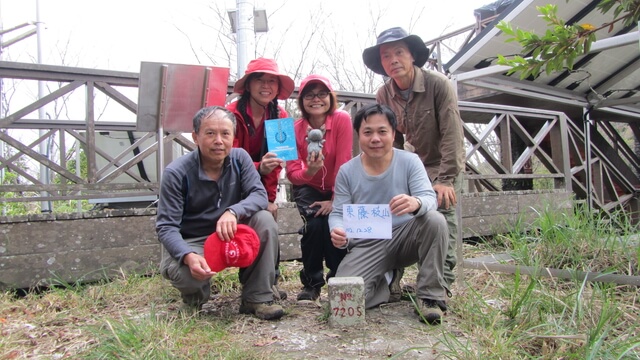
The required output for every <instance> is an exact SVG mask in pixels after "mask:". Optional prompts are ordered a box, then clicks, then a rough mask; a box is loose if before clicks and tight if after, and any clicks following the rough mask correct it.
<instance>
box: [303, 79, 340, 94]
mask: <svg viewBox="0 0 640 360" xmlns="http://www.w3.org/2000/svg"><path fill="white" fill-rule="evenodd" d="M314 82H317V83H321V84H323V85H324V86H326V87H327V89H329V91H331V92H333V87H332V86H331V82H329V79H327V78H326V77H324V76H322V75H317V74H312V75H309V76H307V77H306V78H304V79H302V81H301V82H300V89H298V93H299V94H302V91H303V90H304V88H305V86H307V85H309V84H311V83H314Z"/></svg>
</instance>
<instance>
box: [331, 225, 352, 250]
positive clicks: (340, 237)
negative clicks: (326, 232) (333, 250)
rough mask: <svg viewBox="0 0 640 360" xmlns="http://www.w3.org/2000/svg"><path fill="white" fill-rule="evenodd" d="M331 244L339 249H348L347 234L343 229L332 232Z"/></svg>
mask: <svg viewBox="0 0 640 360" xmlns="http://www.w3.org/2000/svg"><path fill="white" fill-rule="evenodd" d="M331 243H332V244H333V246H335V247H337V248H338V249H344V248H346V247H347V244H348V240H347V233H346V232H345V231H344V229H342V228H335V229H333V230H331Z"/></svg>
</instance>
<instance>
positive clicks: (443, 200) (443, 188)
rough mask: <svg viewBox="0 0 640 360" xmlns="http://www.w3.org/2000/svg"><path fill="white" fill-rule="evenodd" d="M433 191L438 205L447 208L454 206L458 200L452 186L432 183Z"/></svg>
mask: <svg viewBox="0 0 640 360" xmlns="http://www.w3.org/2000/svg"><path fill="white" fill-rule="evenodd" d="M433 191H435V192H436V195H437V196H438V207H441V208H445V209H447V210H449V207H453V206H456V204H457V203H458V200H457V199H456V191H455V190H454V189H453V186H448V185H443V184H434V185H433Z"/></svg>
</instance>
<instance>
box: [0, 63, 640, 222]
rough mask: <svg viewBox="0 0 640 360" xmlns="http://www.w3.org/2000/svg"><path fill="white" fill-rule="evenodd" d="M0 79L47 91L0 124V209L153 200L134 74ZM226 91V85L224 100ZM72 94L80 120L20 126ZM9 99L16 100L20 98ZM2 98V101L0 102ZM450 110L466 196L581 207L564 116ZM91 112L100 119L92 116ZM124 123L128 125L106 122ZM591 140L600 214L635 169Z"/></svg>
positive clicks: (358, 101)
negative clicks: (79, 99) (77, 160)
mask: <svg viewBox="0 0 640 360" xmlns="http://www.w3.org/2000/svg"><path fill="white" fill-rule="evenodd" d="M0 77H1V78H2V79H3V82H5V84H4V85H5V86H4V87H3V91H6V89H7V86H6V85H7V84H6V82H7V81H8V79H13V80H12V81H16V82H20V83H21V84H22V85H26V83H27V82H37V81H46V82H49V83H50V84H53V85H52V86H51V90H50V92H49V94H47V95H46V96H45V97H44V98H42V99H40V100H37V99H36V100H32V101H31V102H27V103H26V105H24V106H23V107H22V108H20V109H19V110H17V111H11V112H9V113H8V114H7V115H6V116H4V117H2V118H0V130H2V131H1V132H0V141H2V145H3V149H4V152H3V153H2V154H0V163H1V164H0V165H1V166H2V170H3V172H13V173H15V174H17V175H18V178H19V180H20V181H19V182H13V183H3V184H2V185H0V201H1V202H37V201H53V200H73V199H76V200H77V199H99V198H117V197H123V196H132V197H136V196H148V195H157V193H158V186H159V184H158V181H157V179H159V178H160V173H161V171H162V169H163V167H164V165H165V164H159V163H158V162H159V161H158V156H157V155H158V149H159V148H161V147H159V146H158V145H159V143H158V136H159V135H158V134H157V133H153V132H138V131H137V128H136V123H135V117H136V111H137V104H136V102H135V101H133V100H131V99H130V98H129V96H131V95H130V94H129V95H128V96H127V94H126V93H127V92H130V93H134V94H135V90H136V88H137V86H138V74H136V73H125V72H113V71H101V70H94V69H80V68H67V67H57V66H47V65H38V64H22V63H14V62H0ZM232 85H233V84H229V92H231V88H232ZM16 88H17V87H16ZM72 93H76V95H77V93H80V94H81V95H84V99H85V100H84V103H83V104H78V103H76V104H74V106H75V107H78V106H80V107H81V108H82V112H79V111H76V112H75V113H80V114H82V115H83V117H80V116H79V117H78V118H76V119H73V118H72V117H71V118H67V119H33V118H29V115H30V114H32V113H34V112H36V113H37V110H38V108H39V107H41V106H52V104H53V103H55V102H56V101H57V102H59V103H62V104H66V105H67V106H71V104H70V103H69V102H70V100H69V99H70V96H71V94H72ZM337 93H338V99H339V101H340V102H341V103H343V104H344V108H345V109H346V110H348V111H351V113H352V114H353V113H355V111H356V110H357V109H359V108H360V107H361V106H362V105H363V104H366V103H371V102H374V101H375V97H374V96H373V95H371V94H358V93H349V92H337ZM98 95H100V96H102V97H104V99H105V100H104V101H103V102H102V103H100V102H97V101H96V99H98V98H99V96H98ZM13 96H14V97H17V96H22V97H24V94H21V93H16V94H15V95H13ZM293 96H295V94H294V95H293ZM8 98H9V97H8V96H7V93H4V94H3V100H5V99H8ZM459 106H460V112H461V115H462V118H463V120H464V132H465V139H466V142H467V154H466V156H467V179H468V180H469V182H468V191H469V192H485V191H503V190H507V189H509V190H514V189H516V188H522V189H539V188H551V189H562V190H564V191H567V192H572V191H573V192H575V194H576V196H577V197H578V198H584V196H585V191H586V190H585V189H586V186H585V184H584V176H583V173H584V166H585V164H584V142H583V140H582V139H583V136H582V131H581V128H580V126H578V125H577V124H576V123H575V122H573V121H571V120H570V119H568V118H567V117H566V116H565V115H564V114H563V113H558V112H552V111H543V110H538V109H527V108H520V107H513V106H501V105H495V104H482V103H470V102H460V104H459ZM110 107H119V109H120V110H119V111H120V114H123V111H124V113H126V114H125V115H119V116H118V117H117V118H109V121H106V120H103V118H105V117H107V115H108V114H109V111H108V109H110ZM76 110H77V109H76ZM67 113H69V114H70V113H71V111H68V112H67ZM98 113H99V114H101V115H100V116H97V115H96V114H98ZM126 117H128V118H129V119H133V121H114V120H120V119H121V118H126ZM34 129H46V130H47V131H44V132H40V134H38V135H37V136H32V138H31V139H29V140H28V141H25V140H24V139H20V138H19V136H17V135H16V133H19V132H20V131H32V130H34ZM107 132H109V133H121V134H127V135H128V140H127V141H126V142H125V144H123V146H122V148H121V149H118V151H114V149H113V147H110V146H109V145H101V144H99V142H97V141H96V139H100V137H101V136H102V134H104V133H107ZM32 133H33V131H32ZM598 133H603V134H604V135H602V136H601V138H602V141H600V142H595V143H594V145H593V148H592V153H593V157H592V164H591V166H592V167H593V168H594V169H595V170H597V171H596V174H597V176H596V177H595V180H594V184H593V185H594V186H593V192H594V194H595V195H596V196H595V198H596V199H597V200H596V204H595V205H596V207H598V208H600V209H604V210H607V211H611V210H612V209H618V208H625V207H626V206H627V205H628V202H629V201H630V200H631V199H633V198H634V197H635V195H636V193H635V191H636V185H635V184H637V183H638V178H637V176H636V175H635V174H636V171H635V170H637V168H638V164H639V163H640V160H639V159H638V158H637V156H636V155H635V154H634V152H633V151H632V150H631V149H630V148H629V146H627V145H626V144H624V141H622V137H621V136H620V135H619V134H618V133H617V131H616V130H615V128H614V127H613V126H611V125H610V124H609V123H604V124H603V125H602V126H600V128H599V129H598ZM132 134H133V136H132ZM70 141H72V142H73V143H74V144H73V146H70V143H69V142H70ZM161 141H163V142H164V143H163V144H164V146H163V148H164V149H165V150H164V152H165V153H166V154H165V155H166V156H162V157H160V158H164V159H165V162H169V161H171V159H173V158H174V157H175V156H176V155H179V153H180V151H182V150H179V151H177V152H176V149H186V150H187V151H188V150H192V149H194V145H193V143H192V142H191V139H189V138H187V137H185V136H183V134H174V133H165V134H163V137H162V139H161ZM43 142H50V143H55V144H56V147H57V152H56V156H51V154H50V155H48V156H47V155H43V154H40V153H39V151H38V146H39V145H40V144H41V143H43ZM76 142H77V143H78V144H79V145H80V147H81V148H82V149H83V151H84V153H85V155H86V163H87V171H86V176H84V175H81V174H78V173H76V172H74V171H73V170H71V169H68V163H69V161H70V159H69V154H70V153H73V151H72V150H71V149H72V148H73V147H74V146H75V145H76ZM26 164H28V165H29V166H25V165H26ZM40 164H42V165H44V166H45V167H46V168H47V169H48V170H49V171H51V173H52V176H51V177H50V179H51V181H50V182H49V183H43V182H42V181H40V180H39V176H37V174H34V173H33V171H32V170H30V169H34V168H37V167H39V165H40ZM34 165H36V166H34ZM154 165H155V166H154ZM141 167H146V168H148V169H150V170H148V171H146V173H147V176H142V175H141V171H140V169H141Z"/></svg>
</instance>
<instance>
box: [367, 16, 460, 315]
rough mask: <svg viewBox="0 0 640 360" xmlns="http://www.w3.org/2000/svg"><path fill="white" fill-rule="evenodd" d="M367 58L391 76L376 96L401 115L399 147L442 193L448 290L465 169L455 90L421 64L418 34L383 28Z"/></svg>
mask: <svg viewBox="0 0 640 360" xmlns="http://www.w3.org/2000/svg"><path fill="white" fill-rule="evenodd" d="M362 59H363V60H364V63H365V65H366V66H367V67H368V68H369V69H371V70H372V71H373V72H375V73H377V74H380V75H384V76H388V77H389V79H388V80H387V81H386V82H385V84H384V85H383V86H382V87H381V88H380V89H378V92H377V93H376V100H377V102H378V103H380V104H385V105H388V106H389V107H391V109H393V111H394V112H395V114H396V116H397V118H398V129H397V130H398V131H396V135H398V134H400V136H396V141H395V142H394V146H396V147H399V148H404V149H406V150H409V151H413V152H415V153H417V154H418V156H419V157H420V159H421V160H422V163H423V164H424V166H425V168H426V170H427V173H428V175H429V178H430V180H431V182H432V183H433V189H434V190H435V191H436V193H437V195H438V210H439V211H440V212H441V213H442V214H443V215H444V216H445V218H446V219H447V224H448V227H449V247H448V251H447V257H446V261H445V265H444V280H445V281H446V283H447V284H446V286H447V289H449V288H450V287H451V284H452V283H453V281H454V280H455V275H454V273H453V268H454V267H455V265H456V252H455V245H456V238H457V233H458V221H457V217H456V214H455V206H456V204H457V200H458V198H459V196H460V192H461V190H462V175H463V172H464V168H465V149H464V135H463V127H462V119H461V118H460V111H459V110H458V97H457V94H456V89H455V88H454V87H453V86H452V84H451V82H450V81H449V79H448V78H447V77H446V76H445V75H444V74H441V73H439V72H436V71H431V70H426V69H422V66H423V65H424V64H425V63H426V62H427V60H428V59H429V49H428V48H427V46H426V45H425V43H424V42H423V41H422V39H421V38H420V37H419V36H417V35H410V34H408V33H407V32H406V31H405V30H404V29H402V28H400V27H394V28H390V29H387V30H384V31H383V32H381V33H380V35H378V38H377V40H376V45H375V46H371V47H369V48H367V49H365V50H364V52H363V53H362ZM400 277H401V272H396V274H394V279H393V281H392V284H391V286H392V287H393V289H392V299H391V301H394V300H396V301H397V300H399V298H400V296H399V295H400V293H399V282H398V281H399V279H400ZM394 297H395V298H394ZM443 310H444V309H443Z"/></svg>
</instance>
